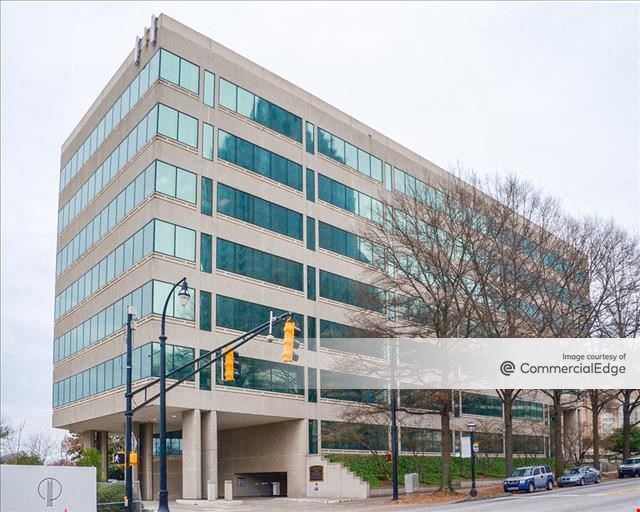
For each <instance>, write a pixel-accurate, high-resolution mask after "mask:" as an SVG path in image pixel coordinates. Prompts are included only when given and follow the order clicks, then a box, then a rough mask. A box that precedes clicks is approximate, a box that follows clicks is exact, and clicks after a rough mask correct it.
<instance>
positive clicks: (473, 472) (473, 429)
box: [467, 422, 478, 498]
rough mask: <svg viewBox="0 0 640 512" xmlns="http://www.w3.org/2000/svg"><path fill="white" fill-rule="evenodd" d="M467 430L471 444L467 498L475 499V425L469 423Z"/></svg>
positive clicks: (476, 493)
mask: <svg viewBox="0 0 640 512" xmlns="http://www.w3.org/2000/svg"><path fill="white" fill-rule="evenodd" d="M467 428H468V429H469V434H471V435H470V437H469V442H470V443H471V491H469V496H471V497H472V498H475V497H476V496H477V495H478V490H477V489H476V452H475V450H474V449H473V433H474V432H475V431H476V424H475V423H473V422H471V423H469V424H467Z"/></svg>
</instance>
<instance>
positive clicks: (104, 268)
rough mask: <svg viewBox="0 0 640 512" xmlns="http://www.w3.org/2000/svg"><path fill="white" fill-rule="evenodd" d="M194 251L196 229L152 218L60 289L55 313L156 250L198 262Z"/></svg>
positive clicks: (102, 286) (62, 311)
mask: <svg viewBox="0 0 640 512" xmlns="http://www.w3.org/2000/svg"><path fill="white" fill-rule="evenodd" d="M176 244H180V245H179V246H177V245H176ZM194 250H195V231H193V230H191V229H188V228H183V227H182V226H176V225H174V224H169V223H167V222H163V221H161V220H152V221H151V222H149V223H148V224H147V225H146V226H145V227H144V228H142V229H140V230H139V231H138V232H137V233H135V234H134V235H132V236H131V237H129V238H128V239H127V240H126V241H125V242H123V243H122V244H120V245H119V246H118V247H117V248H116V249H114V250H113V251H111V252H110V253H109V254H108V255H107V256H105V257H104V258H103V259H102V260H101V261H100V262H99V263H97V264H96V265H94V266H93V267H91V268H90V269H89V270H88V271H87V272H85V273H84V274H83V275H82V277H80V278H79V279H77V280H76V281H74V282H73V283H72V284H70V285H69V286H68V287H67V288H65V289H64V290H63V291H62V292H60V293H59V294H58V295H57V296H56V298H55V306H54V316H55V318H56V319H58V318H59V317H60V316H62V315H64V314H65V313H67V312H68V311H70V310H71V309H73V308H74V307H75V306H77V305H78V304H79V303H80V302H82V301H83V300H85V299H86V298H88V297H90V296H91V295H93V294H94V293H96V292H97V291H98V290H100V289H102V288H104V287H105V286H106V285H108V284H109V283H111V282H112V281H113V280H114V279H116V278H118V277H119V276H120V275H121V274H123V273H124V272H126V271H127V270H129V269H130V268H131V267H133V266H134V265H135V264H136V263H138V262H139V261H141V260H142V259H143V258H144V257H145V256H147V255H148V254H150V253H152V252H159V253H164V254H168V255H170V256H176V257H178V258H182V259H186V260H189V261H194V259H193V256H194V253H193V251H194Z"/></svg>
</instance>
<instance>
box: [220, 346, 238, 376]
mask: <svg viewBox="0 0 640 512" xmlns="http://www.w3.org/2000/svg"><path fill="white" fill-rule="evenodd" d="M238 377H240V360H239V359H238V353H237V352H235V351H232V352H227V353H226V354H225V355H224V375H223V379H222V380H224V381H225V382H229V381H234V380H236V379H237V378H238Z"/></svg>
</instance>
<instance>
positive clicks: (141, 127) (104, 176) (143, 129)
mask: <svg viewBox="0 0 640 512" xmlns="http://www.w3.org/2000/svg"><path fill="white" fill-rule="evenodd" d="M157 117H158V112H157V107H154V108H153V109H151V111H150V112H149V113H148V114H147V115H146V116H145V117H144V118H143V119H142V121H140V122H139V123H138V125H137V126H136V127H135V128H134V129H133V130H131V132H129V134H128V135H127V136H126V137H125V138H124V139H123V140H122V142H121V143H120V144H119V145H118V147H117V148H116V149H114V150H113V152H112V153H111V154H110V155H109V156H108V157H107V158H106V159H105V160H104V162H102V164H101V165H99V166H98V168H97V169H96V170H95V171H94V172H93V174H91V176H90V177H89V178H88V179H87V181H85V182H84V184H83V185H82V187H80V190H78V192H76V193H75V194H74V195H73V197H72V198H71V199H69V201H67V203H66V204H65V205H64V206H63V207H62V208H61V209H60V211H59V212H58V233H61V232H62V231H63V230H64V229H65V228H66V227H67V226H68V225H69V223H70V222H71V221H72V220H73V219H75V218H76V217H77V216H78V215H79V214H80V212H82V211H83V210H84V209H85V208H86V207H87V205H88V204H89V203H90V202H91V201H92V200H93V198H94V197H96V196H97V195H98V194H99V193H100V192H101V191H102V190H103V189H104V188H105V187H106V186H107V184H109V183H111V181H112V180H113V179H114V178H115V176H116V175H117V174H118V173H119V172H120V171H121V170H122V169H123V168H124V166H125V165H127V164H128V163H129V162H130V161H131V160H132V159H133V157H134V156H135V155H137V154H138V153H139V152H140V150H141V149H142V148H143V147H144V146H145V145H146V144H147V142H149V141H150V140H151V139H152V138H153V136H154V135H155V134H156V130H157Z"/></svg>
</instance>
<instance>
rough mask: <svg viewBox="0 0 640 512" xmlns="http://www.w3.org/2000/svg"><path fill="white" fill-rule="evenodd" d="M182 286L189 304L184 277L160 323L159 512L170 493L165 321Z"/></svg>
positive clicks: (164, 509) (165, 509)
mask: <svg viewBox="0 0 640 512" xmlns="http://www.w3.org/2000/svg"><path fill="white" fill-rule="evenodd" d="M178 286H180V291H179V292H178V299H179V300H180V305H181V306H182V307H185V306H186V305H187V304H189V299H190V298H191V294H190V293H189V285H188V284H187V278H186V277H183V278H182V279H180V281H178V282H177V283H176V284H174V285H173V288H171V291H170V292H169V295H167V300H165V302H164V307H163V308H162V321H161V323H160V338H159V339H160V379H159V384H160V493H159V499H158V512H169V491H168V490H167V402H166V394H167V393H166V389H165V382H166V373H167V368H166V352H167V345H166V343H167V336H166V335H165V321H166V319H167V307H168V306H169V302H170V300H171V298H172V297H173V292H174V291H175V289H176V288H177V287H178Z"/></svg>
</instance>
